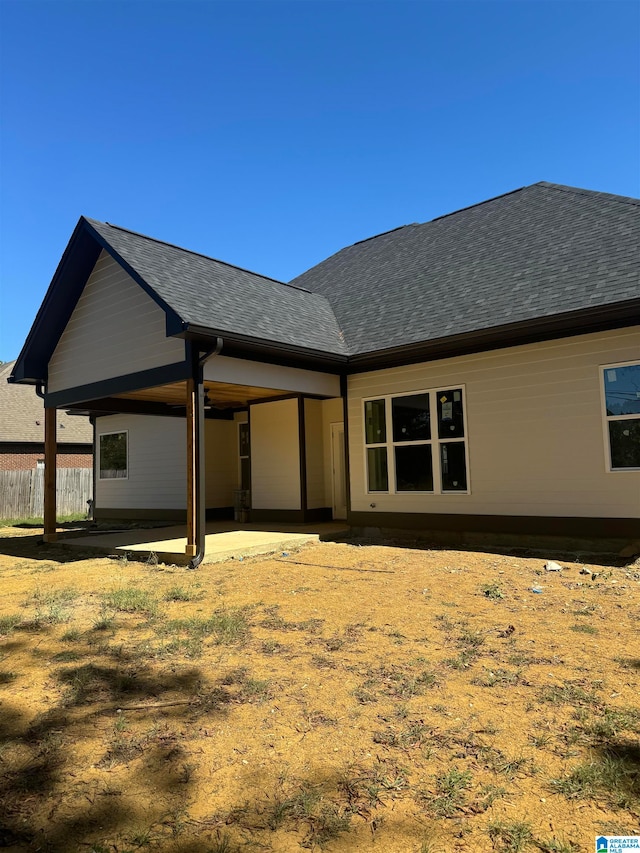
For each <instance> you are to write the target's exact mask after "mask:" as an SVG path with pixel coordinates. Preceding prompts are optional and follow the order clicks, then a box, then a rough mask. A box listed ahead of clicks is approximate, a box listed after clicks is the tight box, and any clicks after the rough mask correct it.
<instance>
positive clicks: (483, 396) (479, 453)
mask: <svg viewBox="0 0 640 853" xmlns="http://www.w3.org/2000/svg"><path fill="white" fill-rule="evenodd" d="M638 359H640V328H639V327H632V328H627V329H617V330H614V331H608V332H598V333H594V334H589V335H581V336H578V337H572V338H563V339H560V340H556V341H548V342H544V343H537V344H527V345H525V346H521V347H512V348H509V349H503V350H495V351H492V352H486V353H478V354H474V355H468V356H461V357H458V358H449V359H443V360H441V361H433V362H428V363H420V364H411V365H407V366H404V367H397V368H390V369H387V370H378V371H374V372H370V373H361V374H357V375H354V376H351V377H349V383H348V398H349V450H350V469H351V509H352V510H354V511H366V512H374V513H375V512H394V511H395V512H408V513H430V512H433V513H462V514H466V513H469V514H483V515H524V516H558V517H568V516H569V517H571V516H575V517H587V518H589V517H605V518H638V517H640V472H637V471H628V472H616V473H608V472H607V471H606V467H605V445H604V441H605V438H604V430H603V401H602V396H601V386H600V371H601V367H602V366H603V365H607V364H615V363H617V362H625V361H633V360H638ZM460 386H464V387H465V394H466V410H467V426H468V442H469V444H468V446H469V457H470V465H469V474H470V488H471V494H468V495H457V494H444V495H424V494H422V495H417V494H411V493H404V494H396V495H390V494H381V493H375V494H367V491H366V472H365V453H364V434H363V420H364V415H363V402H362V401H363V399H365V398H371V397H376V396H383V395H388V394H398V393H400V394H403V393H407V394H408V393H411V392H415V391H422V390H429V389H436V390H437V389H442V390H446V389H451V388H456V387H460ZM387 429H388V430H389V426H388V427H387ZM372 503H374V504H375V507H371V504H372Z"/></svg>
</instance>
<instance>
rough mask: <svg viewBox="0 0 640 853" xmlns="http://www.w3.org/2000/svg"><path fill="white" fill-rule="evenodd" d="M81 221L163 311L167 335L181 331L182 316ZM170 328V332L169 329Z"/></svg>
mask: <svg viewBox="0 0 640 853" xmlns="http://www.w3.org/2000/svg"><path fill="white" fill-rule="evenodd" d="M82 221H83V222H84V226H85V228H86V229H87V231H88V232H89V233H90V234H91V236H92V237H93V238H94V240H95V241H96V242H97V243H98V244H99V245H100V247H101V248H102V249H104V250H105V252H107V253H108V254H109V255H111V257H112V258H113V260H114V261H116V263H118V264H120V266H121V267H122V269H123V270H124V271H125V272H126V273H127V275H129V276H130V277H131V278H132V279H133V280H134V281H135V282H136V284H138V285H139V286H140V287H141V288H142V289H143V290H144V292H145V293H146V294H147V296H149V297H150V298H151V299H153V301H154V302H155V303H156V305H157V306H158V307H159V308H161V309H162V310H163V311H164V313H165V317H166V328H167V336H168V337H172V336H173V335H176V334H178V333H179V332H180V331H182V330H183V329H184V328H185V323H184V321H183V319H182V317H180V315H179V314H178V313H177V312H176V311H175V310H174V309H173V308H172V307H171V306H170V305H169V304H168V303H167V302H165V301H164V299H162V297H161V296H159V295H158V294H157V293H156V291H155V290H154V289H153V287H151V285H150V284H148V283H147V282H146V281H145V280H144V278H142V276H141V275H140V273H139V272H137V270H135V269H134V268H133V267H132V266H131V264H129V263H127V261H125V259H124V258H123V257H122V255H120V254H119V253H118V252H117V251H116V250H115V249H114V248H113V246H112V245H111V244H110V243H109V241H108V240H107V239H106V238H105V237H103V236H102V234H100V232H99V231H96V229H95V228H94V227H93V225H92V224H91V223H90V222H88V221H87V220H86V219H85V218H84V217H82ZM170 329H171V330H172V331H171V332H170V331H169V330H170Z"/></svg>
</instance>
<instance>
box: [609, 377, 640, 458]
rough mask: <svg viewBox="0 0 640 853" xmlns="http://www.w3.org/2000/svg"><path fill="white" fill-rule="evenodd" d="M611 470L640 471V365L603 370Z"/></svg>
mask: <svg viewBox="0 0 640 853" xmlns="http://www.w3.org/2000/svg"><path fill="white" fill-rule="evenodd" d="M603 388H604V410H605V411H604V416H605V422H606V423H605V427H606V430H605V432H606V442H607V453H608V461H609V470H610V471H635V470H640V364H621V365H612V366H609V367H605V368H603Z"/></svg>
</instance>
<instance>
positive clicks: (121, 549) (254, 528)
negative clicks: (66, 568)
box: [60, 521, 349, 565]
mask: <svg viewBox="0 0 640 853" xmlns="http://www.w3.org/2000/svg"><path fill="white" fill-rule="evenodd" d="M348 533H349V528H348V526H347V525H346V524H345V523H344V522H339V521H334V522H321V523H317V524H295V523H294V524H278V525H274V524H267V523H261V524H260V523H256V524H250V523H238V522H236V521H209V522H207V525H206V533H205V550H204V557H203V560H202V562H203V563H218V562H222V561H223V560H228V559H232V558H234V559H239V558H242V557H249V556H253V555H257V554H270V553H273V552H274V551H287V550H292V549H294V548H300V547H301V546H303V545H309V544H311V543H314V542H320V541H326V540H332V539H343V538H345V537H346V536H347V535H348ZM60 541H61V542H62V544H64V545H67V546H69V547H70V548H78V549H82V550H86V549H88V548H89V549H91V548H95V549H96V551H98V552H99V553H101V554H113V555H116V556H121V557H128V558H129V559H132V560H136V561H142V562H146V561H147V560H149V559H150V558H151V559H152V560H153V559H157V560H158V562H161V563H170V564H175V565H186V564H188V562H189V559H190V558H189V556H188V554H187V553H186V544H187V527H186V525H184V524H176V525H171V526H169V527H155V528H134V529H129V530H116V531H111V532H101V531H96V532H95V533H89V534H88V535H86V536H74V537H73V538H65V537H64V535H62V536H61V539H60Z"/></svg>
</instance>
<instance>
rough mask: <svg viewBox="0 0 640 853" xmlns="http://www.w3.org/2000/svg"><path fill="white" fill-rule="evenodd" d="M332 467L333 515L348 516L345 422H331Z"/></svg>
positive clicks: (337, 516)
mask: <svg viewBox="0 0 640 853" xmlns="http://www.w3.org/2000/svg"><path fill="white" fill-rule="evenodd" d="M331 467H332V471H333V517H334V518H339V519H346V517H347V482H346V478H345V465H344V424H331Z"/></svg>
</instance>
